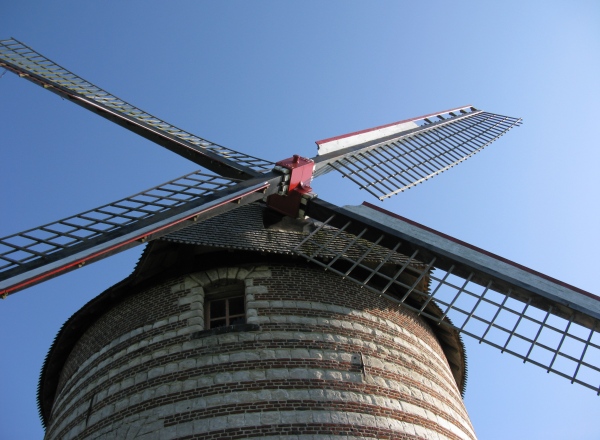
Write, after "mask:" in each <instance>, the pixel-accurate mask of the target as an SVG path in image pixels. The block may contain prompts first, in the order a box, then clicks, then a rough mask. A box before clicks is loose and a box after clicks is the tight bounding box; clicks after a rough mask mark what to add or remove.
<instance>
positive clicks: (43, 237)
mask: <svg viewBox="0 0 600 440" xmlns="http://www.w3.org/2000/svg"><path fill="white" fill-rule="evenodd" d="M1 54H2V66H3V67H5V68H7V69H8V70H11V71H13V72H15V73H18V74H20V75H21V76H24V77H26V78H27V79H30V80H31V81H33V82H36V83H38V84H40V85H43V86H44V87H45V88H48V89H49V90H50V91H53V92H55V93H58V94H59V95H61V96H63V97H64V98H66V99H69V100H72V101H74V102H75V103H77V104H79V105H81V106H83V107H84V108H87V109H89V110H92V111H94V112H96V113H98V114H100V115H101V116H103V117H105V118H107V119H109V120H111V121H113V122H116V123H118V124H119V125H122V126H124V127H126V128H128V129H130V130H132V131H134V132H136V133H138V134H140V135H142V136H144V137H146V138H148V139H150V140H153V141H154V142H156V143H158V144H160V145H162V146H164V147H166V148H168V149H170V150H171V151H174V152H176V153H178V154H180V155H182V156H184V157H187V158H188V159H190V160H192V161H194V162H196V163H198V164H199V165H201V166H202V167H203V168H206V169H207V170H209V171H211V172H213V173H216V174H217V175H213V174H208V173H205V172H202V173H200V172H199V173H193V174H192V175H189V176H186V177H184V178H181V179H178V180H176V181H173V182H171V183H169V184H165V185H161V186H160V187H157V188H155V189H152V190H150V191H148V192H145V193H143V194H140V195H137V196H133V197H131V198H128V199H123V200H122V201H119V202H116V203H114V204H111V205H107V206H104V207H101V208H99V209H97V210H93V211H90V212H86V213H83V214H81V215H78V216H74V217H70V218H68V219H64V220H62V221H59V222H56V223H53V224H51V225H45V226H42V227H40V228H36V229H34V230H30V231H25V232H23V233H20V234H15V235H14V236H10V237H6V238H5V239H2V241H1V242H0V243H1V244H2V246H3V249H2V250H1V252H2V259H3V260H4V261H5V262H6V263H5V266H4V267H3V272H4V274H3V281H2V284H1V285H0V286H2V293H3V294H5V295H8V294H12V293H13V292H16V291H18V290H19V289H22V288H25V287H27V286H29V285H32V284H34V283H37V282H40V281H43V280H44V279H46V278H48V277H51V276H56V275H58V274H60V273H63V272H66V271H68V270H71V269H74V268H77V267H79V266H80V265H82V264H88V263H90V262H93V261H95V260H97V259H100V258H104V257H106V256H109V255H112V254H113V253H115V252H118V251H119V250H123V249H126V248H128V247H131V246H134V245H137V244H140V243H143V242H147V241H151V240H154V239H156V238H159V237H162V236H164V235H166V234H169V233H172V232H174V231H176V230H177V229H178V228H182V227H185V226H188V225H191V224H198V223H200V222H202V221H205V220H207V219H209V218H211V217H217V216H220V215H224V214H225V213H228V212H232V211H234V210H236V209H238V208H239V207H241V206H243V205H246V204H250V203H252V202H254V201H258V200H268V202H267V203H268V205H269V206H270V208H271V209H274V210H276V211H279V212H282V213H284V214H287V215H288V216H291V217H303V216H305V215H307V216H308V217H310V218H312V219H314V220H315V221H316V222H315V223H314V224H313V225H314V228H313V229H312V230H311V232H310V234H308V235H306V237H304V239H303V240H302V241H301V242H299V243H296V244H294V245H293V246H292V247H291V248H290V249H289V252H290V253H294V254H295V255H298V256H300V257H302V258H303V259H306V260H309V261H311V262H312V263H313V264H315V265H318V266H321V267H324V268H326V269H327V270H328V271H329V272H332V273H335V274H338V275H341V276H342V277H344V278H345V279H347V280H350V281H352V282H354V283H356V284H357V285H359V286H361V287H362V288H364V289H367V290H369V291H371V292H374V293H376V294H379V295H382V296H384V297H387V299H388V300H390V301H394V302H397V303H401V304H402V305H403V307H405V308H406V309H408V310H413V311H414V312H416V313H418V314H419V315H423V316H426V317H427V319H429V320H432V321H434V322H436V323H439V324H440V325H441V326H450V327H451V328H454V329H457V330H459V331H460V332H461V333H462V334H466V335H469V336H473V337H475V338H478V339H479V340H481V341H483V342H485V343H488V344H491V345H493V346H496V347H498V348H499V349H500V350H502V351H505V352H507V353H510V354H513V355H515V356H517V357H519V358H521V359H524V360H526V361H528V362H531V363H534V364H537V365H539V366H541V367H543V368H545V369H547V370H549V371H552V372H554V373H557V374H559V375H562V376H565V377H567V378H568V379H570V380H572V381H573V382H576V383H578V384H581V385H583V386H586V387H588V388H591V389H594V390H596V391H598V383H599V382H600V380H598V373H599V371H600V370H599V369H598V367H597V366H596V365H594V364H593V363H592V362H589V361H588V359H593V358H594V356H596V355H597V352H598V349H599V346H598V341H597V339H596V338H597V331H596V330H597V328H596V322H597V319H598V316H600V313H599V308H598V302H597V298H596V297H594V296H593V295H591V294H588V293H586V292H583V291H581V290H579V289H577V288H574V287H572V286H568V285H565V284H564V283H560V282H557V281H556V280H553V279H551V278H549V277H546V276H543V275H541V274H537V273H535V272H533V271H531V270H529V269H526V268H523V267H520V266H518V265H515V264H514V263H511V262H509V261H506V260H503V259H501V258H498V257H496V256H493V255H490V254H488V253H486V252H485V251H482V250H480V249H476V248H474V247H472V246H470V245H467V244H464V243H461V242H459V241H457V240H456V239H453V238H451V237H446V236H443V235H442V234H439V233H437V232H435V231H431V230H428V229H427V228H425V227H422V226H421V225H416V224H414V223H412V222H410V221H409V220H407V219H403V218H399V217H397V216H394V215H393V214H391V213H387V212H384V211H382V210H380V209H379V208H376V207H373V206H372V205H363V207H360V208H351V209H350V208H338V207H336V206H334V205H331V204H328V203H326V202H324V201H321V200H319V199H318V198H315V197H314V195H313V194H312V192H311V189H310V186H311V179H312V178H313V177H319V176H321V175H323V174H324V173H326V172H330V171H334V170H335V171H338V172H340V173H342V175H344V176H345V177H347V178H348V179H350V180H353V181H355V182H356V183H358V184H359V185H360V186H361V187H362V188H363V189H365V190H366V191H367V192H370V193H371V194H373V195H375V196H376V197H379V198H381V199H384V198H387V197H389V196H391V195H393V194H395V193H397V192H400V191H402V190H404V189H407V188H410V187H411V186H413V185H415V184H417V183H418V182H421V181H423V180H426V179H427V178H430V177H433V176H434V175H436V174H438V173H440V172H442V171H443V170H445V169H447V168H449V167H450V166H453V165H455V164H457V163H459V162H460V161H462V160H465V159H466V158H468V157H470V155H472V154H474V153H476V152H477V151H479V150H481V149H482V148H483V147H485V146H486V145H487V144H489V143H490V142H492V141H493V140H495V139H496V138H497V137H499V136H501V135H502V134H504V133H505V132H506V131H507V130H508V129H510V128H511V127H512V126H514V125H518V124H519V123H520V121H519V120H518V119H516V118H506V117H502V116H499V115H494V114H490V113H486V112H482V111H480V110H477V109H475V108H474V107H471V106H467V107H462V108H457V109H452V110H448V111H444V112H438V113H435V114H431V115H426V116H423V117H420V118H415V119H413V120H408V121H401V122H400V123H395V124H390V125H388V126H382V127H377V128H376V129H372V130H368V131H364V132H358V133H353V134H351V135H346V136H342V137H339V138H333V139H327V140H324V141H321V142H319V143H318V145H319V155H318V156H317V157H315V158H313V159H306V158H303V157H300V156H294V157H293V158H290V159H287V160H284V161H281V162H278V163H277V165H276V166H275V165H274V164H270V163H268V162H267V161H264V160H261V159H258V158H254V157H251V156H248V155H245V154H242V153H238V152H235V151H233V150H229V149H227V148H224V147H221V146H218V145H216V144H213V143H211V142H208V141H206V140H204V139H201V138H198V137H196V136H193V135H191V134H189V133H185V132H183V131H181V130H179V129H176V128H175V127H173V126H170V125H169V124H166V123H164V122H163V121H160V120H158V119H156V118H154V117H152V116H151V115H148V114H146V113H144V112H142V111H141V110H139V109H136V108H134V107H132V106H130V105H128V104H126V103H124V102H123V101H121V100H119V99H118V98H116V97H114V96H112V95H110V94H107V93H106V92H104V91H102V90H100V89H98V88H96V87H95V86H93V85H91V84H89V83H87V82H85V81H84V80H82V79H81V78H78V77H76V76H74V75H73V74H71V73H69V72H66V71H65V70H64V69H62V68H59V67H58V66H56V65H55V64H54V63H52V62H51V61H49V60H46V59H45V58H43V57H41V56H40V55H39V54H37V53H35V52H34V51H32V50H31V49H29V48H27V47H26V46H24V45H22V44H21V43H18V42H16V41H14V40H6V41H4V42H2V52H1ZM176 187H178V188H183V189H176ZM232 202H235V203H232ZM124 207H125V208H124ZM65 227H67V229H65ZM324 236H325V237H328V239H327V240H324V239H323V237H324ZM380 249H385V250H383V251H382V250H380ZM376 252H380V253H382V254H381V257H380V258H379V260H378V262H377V264H366V261H367V260H369V259H370V257H371V256H372V255H373V254H374V253H376ZM400 255H401V256H406V257H407V258H406V257H402V258H404V259H403V260H401V261H400V263H399V260H397V258H400V257H398V256H400ZM389 262H393V263H394V264H395V265H396V266H397V270H396V271H395V272H393V273H389V272H386V271H384V270H382V268H383V267H384V266H386V265H388V263H389ZM407 271H410V272H411V273H412V274H415V273H416V277H415V278H414V281H413V282H411V283H410V284H407V281H406V279H404V277H403V275H404V274H405V273H406V272H407ZM415 271H416V272H415ZM426 278H427V279H428V280H429V285H428V288H424V287H423V285H422V284H421V282H422V281H423V280H424V279H426ZM394 288H397V289H400V290H402V291H403V292H404V294H403V295H400V296H398V295H392V294H390V292H391V290H392V289H394ZM432 303H435V304H436V305H437V306H439V307H440V309H441V313H434V312H432V311H431V310H430V305H431V304H432ZM447 316H448V317H450V318H451V321H448V320H447V319H445V318H446V317H447ZM450 322H451V323H450ZM507 322H508V324H507ZM548 332H550V334H551V335H552V336H547V335H546V333H548ZM555 335H558V338H556V337H555ZM550 339H553V344H554V345H550V344H552V343H551V342H548V341H549V340H550ZM573 345H578V346H579V347H580V351H579V352H578V353H577V354H574V353H572V352H571V351H570V350H571V349H570V348H569V351H567V350H565V349H564V347H567V346H568V347H572V346H573Z"/></svg>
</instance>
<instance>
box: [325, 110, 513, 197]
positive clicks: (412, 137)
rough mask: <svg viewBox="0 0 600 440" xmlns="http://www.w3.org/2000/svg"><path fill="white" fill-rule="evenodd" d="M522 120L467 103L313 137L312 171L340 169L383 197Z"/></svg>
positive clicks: (427, 176)
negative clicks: (316, 148)
mask: <svg viewBox="0 0 600 440" xmlns="http://www.w3.org/2000/svg"><path fill="white" fill-rule="evenodd" d="M520 124H521V119H519V118H513V117H509V116H502V115H497V114H494V113H488V112H484V111H481V110H477V109H476V108H475V107H471V106H467V107H458V108H455V109H452V110H446V111H443V112H438V113H433V114H430V115H426V116H420V117H417V118H413V119H408V120H405V121H400V122H396V123H393V124H388V125H385V126H381V127H375V128H373V129H369V130H362V131H359V132H356V133H350V134H348V135H343V136H338V137H335V138H330V139H325V140H322V141H317V145H318V146H319V156H318V157H317V158H316V159H315V176H319V175H322V174H325V173H326V172H329V171H333V170H335V171H338V172H339V173H341V174H342V175H343V176H344V177H346V178H348V179H350V180H352V181H353V182H354V183H356V184H357V185H358V186H359V187H360V188H361V189H364V190H365V191H367V192H368V193H370V194H372V195H374V196H375V197H377V198H378V199H380V200H383V199H386V198H388V197H391V196H393V195H394V194H398V193H399V192H402V191H405V190H407V189H409V188H411V187H413V186H415V185H417V184H419V183H422V182H424V181H425V180H427V179H430V178H432V177H434V176H436V175H437V174H440V173H442V172H444V171H446V170H447V169H449V168H451V167H453V166H455V165H457V164H459V163H460V162H463V161H465V160H466V159H468V158H469V157H471V156H473V155H474V154H476V153H478V152H479V151H481V150H482V149H483V148H485V147H486V146H487V145H489V144H490V143H492V142H493V141H495V140H496V139H498V138H499V137H500V136H502V135H503V134H504V133H506V132H507V131H508V130H510V129H511V128H512V127H514V126H517V125H520Z"/></svg>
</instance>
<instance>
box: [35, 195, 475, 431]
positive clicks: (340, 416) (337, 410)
mask: <svg viewBox="0 0 600 440" xmlns="http://www.w3.org/2000/svg"><path fill="white" fill-rule="evenodd" d="M310 227H311V224H310V223H309V222H301V221H294V220H291V219H289V218H282V217H280V216H277V215H274V214H272V213H270V212H267V211H266V210H265V208H264V207H263V206H262V205H261V204H252V205H248V206H246V207H242V208H239V209H237V210H234V211H231V212H229V213H227V214H224V215H221V216H219V217H216V218H213V219H211V220H209V221H206V222H204V223H202V224H199V225H196V226H193V227H190V228H187V229H184V230H182V231H180V232H177V233H174V234H171V235H169V236H168V237H167V238H166V239H163V240H159V241H155V242H152V243H151V244H150V245H149V246H148V247H147V248H146V251H145V252H144V255H143V256H142V258H141V260H140V262H139V263H138V265H137V267H136V269H135V271H134V272H133V274H132V275H131V276H129V277H128V278H126V279H125V280H123V281H121V282H120V283H118V284H117V285H115V286H113V287H111V288H110V289H108V290H107V291H105V292H104V293H102V294H101V295H99V296H98V297H96V298H95V299H94V300H92V301H91V302H90V303H88V304H87V305H86V306H84V307H83V308H82V309H81V310H79V311H78V312H77V313H75V315H73V317H71V318H70V319H69V321H67V323H66V324H65V325H64V327H63V328H62V329H61V331H60V332H59V334H58V336H57V338H56V341H55V342H54V344H53V346H52V348H51V350H50V352H49V354H48V357H47V359H46V362H45V365H44V368H43V370H42V375H41V378H40V387H39V396H38V397H39V406H40V413H41V416H42V419H43V421H44V423H45V426H46V439H73V438H77V439H84V438H85V439H92V438H111V439H112V438H123V439H125V438H127V439H129V438H131V439H134V438H139V439H171V438H179V439H195V438H198V439H226V438H263V439H266V438H269V439H275V438H284V439H292V438H293V439H317V438H319V439H330V438H331V439H338V438H345V439H348V438H352V439H359V438H372V439H382V438H389V439H392V438H393V439H413V438H427V439H446V438H448V439H474V438H475V434H474V430H473V428H472V426H471V424H470V421H469V418H468V415H467V412H466V410H465V408H464V405H463V401H462V396H461V393H462V390H463V389H464V386H465V377H466V367H465V357H464V349H463V346H462V343H461V341H460V338H459V337H458V334H457V333H454V332H450V331H449V330H447V329H445V328H443V327H441V326H434V325H430V324H429V323H428V322H427V320H426V319H424V318H422V317H420V316H417V315H416V314H414V313H412V312H410V311H407V310H404V309H399V308H398V306H397V305H395V304H394V303H392V302H391V301H389V300H387V299H385V298H382V297H380V296H379V295H377V294H374V293H372V292H370V291H367V290H366V289H361V288H360V287H359V286H357V285H356V284H353V283H351V282H348V281H345V280H343V279H341V278H340V277H338V276H335V275H333V274H330V273H329V272H324V271H323V270H322V269H320V268H318V267H315V266H312V265H310V264H309V263H306V262H304V261H302V260H300V259H298V258H295V257H293V256H291V255H287V254H286V253H285V252H284V251H282V250H281V249H283V248H285V247H282V246H281V243H282V242H290V241H297V240H300V239H301V238H302V237H303V236H304V234H305V233H306V230H307V229H309V228H310ZM430 311H433V312H435V305H433V304H432V305H431V310H430ZM440 314H441V312H440Z"/></svg>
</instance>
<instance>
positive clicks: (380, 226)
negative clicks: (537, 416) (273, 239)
mask: <svg viewBox="0 0 600 440" xmlns="http://www.w3.org/2000/svg"><path fill="white" fill-rule="evenodd" d="M307 212H308V214H309V215H310V216H311V217H313V218H315V219H317V220H320V221H322V222H323V223H322V224H321V225H320V226H319V227H318V228H317V229H316V230H315V231H313V232H312V233H311V234H310V235H308V236H307V237H306V238H305V239H304V241H303V242H302V243H300V244H299V245H297V246H296V247H295V248H294V251H295V252H296V253H297V254H298V255H300V256H302V257H304V258H306V259H308V260H310V261H312V262H314V263H316V264H318V265H320V266H322V267H324V268H325V269H327V270H330V271H332V272H334V273H337V274H339V275H341V276H343V277H345V278H348V279H350V280H352V281H354V282H356V283H358V284H360V285H361V286H363V287H365V288H367V289H369V290H372V291H375V292H378V293H380V294H381V295H385V296H386V297H388V298H390V299H392V300H394V301H395V302H397V303H399V304H402V306H404V307H408V308H410V309H412V310H414V311H416V312H418V313H419V314H421V315H423V316H426V317H428V318H429V319H431V320H433V321H434V322H436V323H438V324H441V325H442V326H451V327H454V328H455V329H457V330H459V331H460V332H462V333H463V334H465V335H468V336H471V337H473V338H475V339H477V340H479V342H485V343H487V344H489V345H492V346H494V347H496V348H499V349H500V350H501V351H502V352H506V353H510V354H512V355H514V356H517V357H518V358H521V359H522V360H523V361H524V362H530V363H532V364H535V365H538V366H540V367H542V368H544V369H546V370H547V371H548V372H550V371H552V372H554V373H556V374H559V375H560V376H563V377H565V378H567V379H569V380H570V381H571V382H574V383H578V384H581V385H583V386H585V387H588V388H591V389H593V390H595V391H596V392H597V393H599V394H600V325H599V324H600V298H599V297H597V296H595V295H592V294H591V293H588V292H585V291H583V290H581V289H578V288H576V287H573V286H570V285H568V284H566V283H563V282H560V281H558V280H555V279H552V278H550V277H548V276H546V275H543V274H540V273H538V272H535V271H533V270H531V269H528V268H526V267H523V266H520V265H518V264H515V263H513V262H510V261H508V260H506V259H503V258H501V257H498V256H496V255H493V254H490V253H489V252H486V251H483V250H481V249H478V248H475V247H474V246H471V245H468V244H466V243H463V242H460V241H458V240H456V239H454V238H452V237H448V236H445V235H443V234H440V233H439V232H436V231H433V230H431V229H429V228H426V227H424V226H422V225H419V224H416V223H414V222H412V221H410V220H407V219H404V218H402V217H399V216H396V215H394V214H391V213H389V212H387V211H384V210H382V209H380V208H377V207H374V206H372V205H369V204H364V206H361V207H351V208H337V207H335V206H333V205H330V204H328V203H327V202H323V201H321V200H313V201H311V203H310V204H309V206H308V211H307ZM328 228H329V229H330V228H337V229H338V230H339V231H340V232H343V233H339V234H331V233H329V234H322V233H321V231H322V230H323V229H328ZM374 244H376V245H377V246H383V247H386V248H387V249H389V251H388V254H387V256H386V258H383V259H382V258H376V259H373V258H370V256H371V254H372V252H373V249H374ZM398 254H403V255H406V256H408V259H406V260H405V262H404V263H403V264H397V263H394V262H393V260H394V259H396V260H397V259H398ZM322 255H329V258H326V259H323V258H322ZM369 260H370V261H369ZM373 260H375V262H373ZM390 262H391V264H390ZM407 280H409V281H407ZM423 281H426V283H425V286H426V287H425V288H424V287H423V286H424V283H423ZM430 302H435V304H436V305H437V306H438V307H440V308H441V310H442V312H443V313H442V315H441V316H438V315H435V314H431V313H428V312H427V310H426V307H427V305H428V304H429V303H430ZM446 318H448V319H446Z"/></svg>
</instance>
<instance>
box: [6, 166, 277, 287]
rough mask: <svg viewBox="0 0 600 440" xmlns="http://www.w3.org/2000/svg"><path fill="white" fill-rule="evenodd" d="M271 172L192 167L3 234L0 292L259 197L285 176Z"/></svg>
mask: <svg viewBox="0 0 600 440" xmlns="http://www.w3.org/2000/svg"><path fill="white" fill-rule="evenodd" d="M265 177H267V176H260V177H258V178H255V179H250V180H246V181H238V180H235V179H229V178H225V177H219V176H214V175H210V174H204V173H200V172H195V173H190V174H187V175H185V176H183V177H180V178H178V179H175V180H172V181H170V182H167V183H165V184H163V185H160V186H157V187H155V188H151V189H149V190H147V191H144V192H142V193H139V194H136V195H133V196H131V197H128V198H125V199H122V200H119V201H116V202H114V203H111V204H108V205H104V206H101V207H99V208H96V209H93V210H91V211H86V212H83V213H81V214H78V215H75V216H72V217H68V218H65V219H62V220H59V221H57V222H54V223H50V224H47V225H44V226H40V227H38V228H35V229H31V230H28V231H24V232H21V233H18V234H14V235H11V236H8V237H4V238H1V239H0V295H2V296H6V295H7V294H11V293H14V292H16V291H18V290H21V289H24V288H26V287H29V286H31V285H33V284H36V283H39V282H41V281H44V280H46V279H48V278H52V277H54V276H57V275H60V274H62V273H64V272H67V271H69V270H72V269H76V268H77V267H81V266H82V265H83V264H86V263H89V262H93V261H97V260H100V259H102V258H105V257H108V256H110V255H112V254H114V253H116V252H120V251H123V250H126V249H129V248H131V247H133V246H136V245H138V244H141V243H145V242H147V241H149V240H153V239H155V238H158V237H161V236H163V235H166V234H168V233H169V232H172V231H175V230H177V229H181V228H183V227H185V226H187V225H189V224H191V223H193V222H196V221H200V220H203V219H206V218H210V217H212V216H214V215H217V214H219V213H222V212H225V211H227V210H230V209H233V208H235V207H237V206H239V205H242V204H246V203H250V202H253V201H255V200H259V199H261V198H262V197H263V196H264V195H265V194H268V193H269V191H273V189H272V188H275V189H276V188H277V185H273V183H276V182H278V181H279V180H280V177H279V176H276V177H273V176H270V177H271V180H270V181H269V180H267V179H265ZM269 188H271V189H269ZM232 202H236V203H232Z"/></svg>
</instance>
